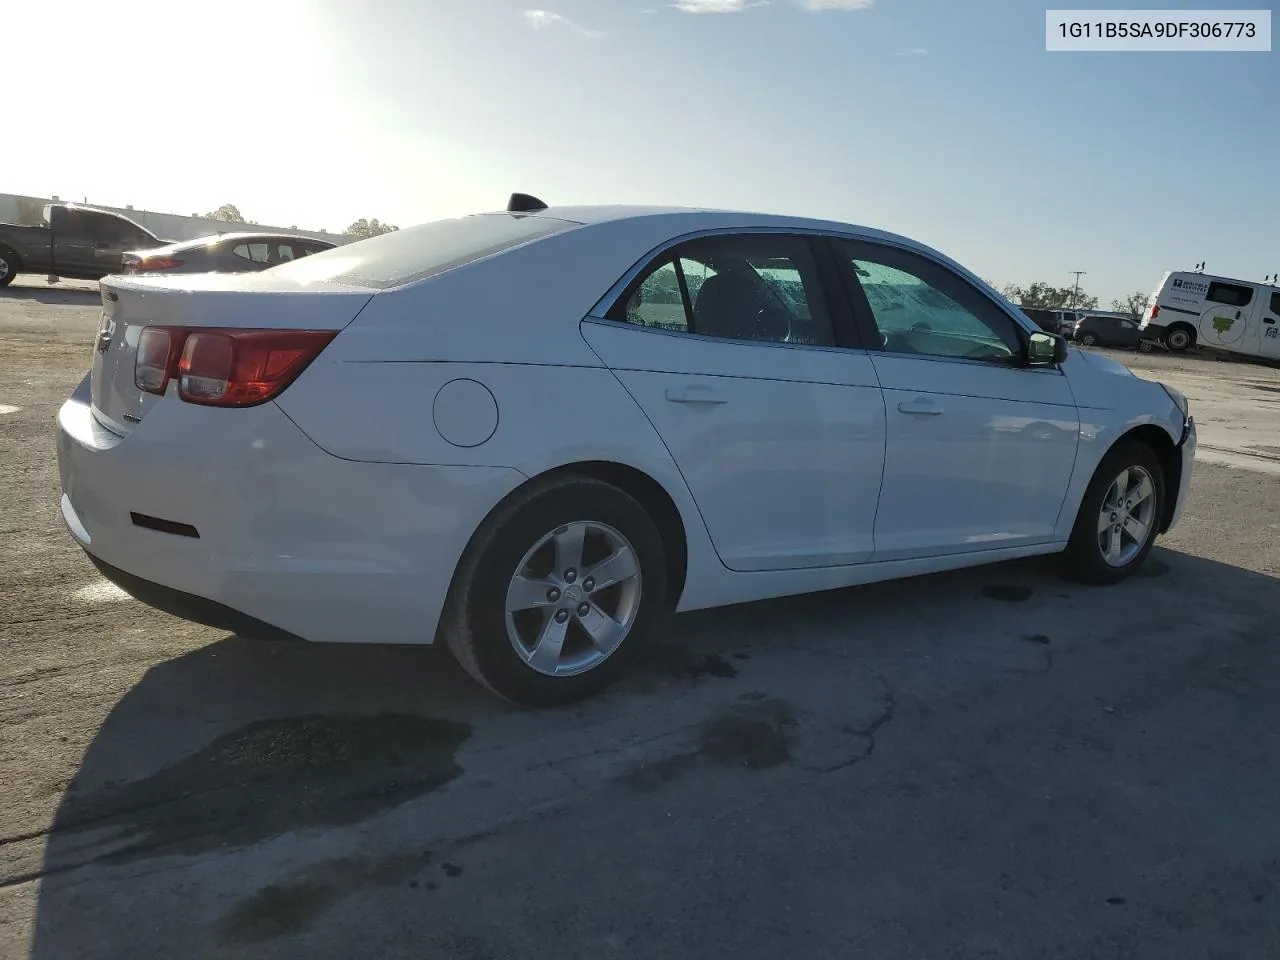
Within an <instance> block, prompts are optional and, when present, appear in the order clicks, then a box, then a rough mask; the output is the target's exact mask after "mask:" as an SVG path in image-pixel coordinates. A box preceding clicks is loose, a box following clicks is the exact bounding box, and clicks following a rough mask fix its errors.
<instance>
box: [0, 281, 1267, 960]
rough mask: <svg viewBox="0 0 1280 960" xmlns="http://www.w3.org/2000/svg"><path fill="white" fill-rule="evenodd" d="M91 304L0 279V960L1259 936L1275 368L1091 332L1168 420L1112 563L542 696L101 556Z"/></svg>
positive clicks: (908, 951) (1044, 946) (757, 633)
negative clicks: (72, 433)
mask: <svg viewBox="0 0 1280 960" xmlns="http://www.w3.org/2000/svg"><path fill="white" fill-rule="evenodd" d="M77 286H79V287H87V288H88V289H83V290H78V289H76V287H77ZM96 318H97V310H96V293H95V291H94V290H93V288H92V285H66V284H64V285H59V286H58V287H53V288H50V287H47V286H46V285H45V284H43V282H37V283H34V284H24V285H22V286H17V287H15V288H11V289H10V290H9V291H4V292H0V476H3V478H4V491H5V497H6V509H5V510H4V511H3V513H0V545H3V550H0V652H2V654H3V655H2V656H0V957H3V958H20V957H24V958H25V957H33V958H39V960H66V958H77V960H78V958H86V960H89V958H128V960H141V958H149V957H166V958H170V957H182V958H241V957H244V958H250V957H252V958H295V957H296V958H306V960H329V958H333V960H338V958H343V960H348V958H363V957H373V958H379V960H396V958H405V960H409V958H412V960H422V958H459V960H463V958H465V960H471V958H493V960H497V958H506V957H520V958H529V957H554V958H576V957H583V958H587V957H590V958H611V957H619V958H621V957H626V958H633V957H634V958H649V957H652V958H670V957H734V958H743V960H746V958H779V957H785V958H809V957H813V958H824V960H825V958H829V957H834V956H839V957H874V958H876V960H896V958H904V960H905V958H931V960H932V958H1011V960H1032V958H1049V957H1054V958H1058V957H1061V958H1086V957H1087V958H1122V957H1125V958H1130V957H1141V958H1153V960H1180V958H1218V957H1221V958H1224V960H1248V958H1275V957H1278V956H1280V818H1278V817H1277V816H1276V813H1275V811H1276V797H1277V796H1280V761H1278V759H1277V758H1280V674H1278V673H1277V666H1280V664H1278V663H1277V660H1278V657H1277V638H1278V636H1280V632H1278V631H1277V627H1276V622H1277V619H1280V585H1278V582H1277V579H1276V578H1277V576H1280V537H1278V536H1277V534H1278V533H1280V529H1278V527H1280V521H1277V519H1276V517H1277V514H1276V509H1275V502H1276V498H1277V494H1278V493H1280V481H1278V480H1277V478H1276V475H1275V472H1274V469H1275V467H1276V466H1277V465H1280V460H1278V459H1277V458H1278V457H1280V435H1277V433H1276V429H1277V428H1276V422H1277V419H1276V415H1275V411H1276V406H1275V405H1276V404H1277V403H1280V374H1278V373H1277V371H1276V370H1274V369H1271V368H1267V367H1259V366H1254V365H1250V364H1237V363H1221V362H1217V361H1213V360H1211V359H1205V358H1201V357H1172V356H1168V355H1163V354H1152V355H1149V356H1140V355H1137V354H1120V353H1116V354H1113V355H1114V356H1117V357H1119V358H1120V359H1122V360H1123V361H1124V362H1127V363H1129V364H1130V365H1131V366H1133V367H1134V368H1135V369H1136V370H1138V372H1139V373H1140V375H1143V376H1149V377H1162V378H1165V379H1168V380H1169V381H1170V382H1171V383H1173V384H1174V385H1176V386H1178V387H1179V388H1180V389H1183V390H1184V392H1186V393H1188V395H1189V396H1190V397H1191V398H1192V404H1193V412H1195V414H1196V416H1197V420H1198V422H1199V424H1200V431H1201V433H1200V436H1201V442H1202V446H1203V447H1204V449H1203V451H1202V454H1201V457H1200V459H1199V461H1198V462H1197V465H1196V469H1195V477H1194V489H1193V495H1192V498H1191V501H1190V503H1189V504H1188V507H1187V511H1186V514H1185V517H1184V519H1183V522H1182V524H1181V525H1180V527H1179V528H1178V529H1177V530H1176V531H1175V532H1174V533H1173V534H1171V535H1170V536H1168V537H1165V538H1163V539H1162V540H1161V541H1160V542H1159V545H1158V547H1157V548H1156V550H1155V551H1154V552H1153V554H1152V556H1151V559H1150V561H1149V563H1148V565H1147V567H1146V568H1145V569H1144V571H1143V574H1142V576H1140V577H1137V578H1135V579H1133V580H1130V581H1129V582H1127V583H1125V584H1123V585H1121V586H1118V587H1114V588H1086V587H1081V586H1077V585H1073V584H1068V583H1066V582H1064V581H1062V580H1060V579H1059V578H1058V577H1057V576H1056V574H1055V572H1054V570H1053V565H1052V563H1051V562H1050V561H1045V560H1037V561H1031V562H1019V563H1013V564H1003V565H999V566H995V567H988V568H979V569H974V570H968V571H962V572H959V573H953V574H945V575H940V576H931V577H922V578H916V579H912V580H907V581H901V582H897V583H891V584H883V585H878V586H871V587H863V588H854V589H847V590H839V591H833V592H829V593H824V594H818V595H812V596H807V597H794V598H789V599H785V600H780V601H770V602H765V603H757V604H751V605H747V606H740V607H735V608H729V609H723V610H715V611H705V612H701V613H695V614H688V615H684V616H680V617H677V618H674V619H673V620H672V621H671V622H670V624H669V625H667V626H666V627H664V629H663V630H662V631H661V632H660V634H659V635H658V636H657V637H656V638H655V641H654V643H653V644H652V645H651V647H650V649H649V650H648V651H647V652H646V655H645V657H644V659H643V663H642V664H641V665H640V666H639V667H638V669H637V670H635V671H634V672H633V673H632V674H631V675H629V676H628V677H627V678H626V679H625V681H624V682H623V683H621V684H620V685H619V686H618V687H617V688H616V689H614V690H612V691H611V692H609V693H608V694H606V695H605V696H603V697H601V698H598V699H596V700H593V701H591V702H589V703H585V704H581V705H578V706H575V707H572V708H569V709H564V710H557V711H541V712H538V711H526V710H519V709H516V708H512V707H508V706H505V705H503V704H501V703H499V702H497V701H496V700H494V699H493V698H492V697H490V696H489V695H487V694H485V693H484V692H483V691H481V690H480V689H479V688H478V687H476V686H475V685H474V684H473V683H472V682H471V681H469V680H468V679H467V678H466V677H465V676H464V675H463V674H462V673H461V671H460V670H459V669H458V668H457V667H456V666H455V665H454V664H453V662H452V661H451V660H450V659H449V657H448V655H447V653H446V652H445V651H444V650H436V649H433V648H421V649H412V648H377V647H354V646H352V647H339V646H316V645H308V644H291V643H283V642H281V643H263V642H257V643H253V642H247V641H243V640H240V639H237V638H234V637H228V636H226V635H225V634H223V633H221V632H219V631H216V630H211V629H208V628H204V627H198V626H194V625H191V624H186V623H183V622H180V621H177V620H174V619H172V618H169V617H167V616H165V615H163V614H160V613H157V612H154V611H152V610H149V609H148V608H146V607H143V606H142V605H140V604H138V603H137V602H135V601H133V600H130V599H128V598H126V597H124V596H123V595H121V594H120V593H119V592H118V591H116V590H115V589H114V588H112V587H110V585H108V584H106V583H105V582H104V581H102V580H101V578H100V577H98V576H97V574H96V572H95V571H94V570H93V568H92V567H91V566H90V565H89V564H88V562H87V561H86V560H85V559H84V558H83V556H82V555H81V554H80V553H79V551H78V550H77V549H76V548H75V547H74V545H73V544H72V541H71V540H70V538H69V537H68V536H67V535H66V534H65V533H64V531H63V529H62V522H61V519H60V517H59V514H58V509H57V490H58V484H57V470H56V461H55V456H54V446H53V417H54V415H55V413H56V411H57V408H58V406H59V405H60V404H61V402H62V400H63V399H64V397H65V396H66V394H67V393H68V392H69V391H70V390H71V388H72V387H73V386H74V384H75V383H76V382H77V381H78V380H79V379H80V377H81V376H82V375H83V372H84V370H85V369H86V368H87V366H88V363H89V354H90V350H91V346H90V344H91V339H92V334H93V331H94V329H95V324H96Z"/></svg>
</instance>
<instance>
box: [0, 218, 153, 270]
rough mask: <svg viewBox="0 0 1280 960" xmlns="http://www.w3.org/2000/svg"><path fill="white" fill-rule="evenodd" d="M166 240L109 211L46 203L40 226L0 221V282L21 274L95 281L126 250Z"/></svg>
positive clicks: (115, 264)
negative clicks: (42, 221)
mask: <svg viewBox="0 0 1280 960" xmlns="http://www.w3.org/2000/svg"><path fill="white" fill-rule="evenodd" d="M165 242H166V241H164V240H161V239H160V238H159V237H157V236H156V235H155V234H153V233H152V232H151V231H150V230H148V229H147V228H146V227H143V226H141V225H139V224H137V223H134V222H133V221H132V220H130V219H129V218H128V217H123V216H121V215H120V214H118V213H112V212H111V211H109V210H95V209H94V208H93V207H82V206H79V205H77V204H74V203H47V204H45V206H44V223H43V224H41V225H38V226H23V225H20V224H15V223H0V287H5V286H8V285H9V284H10V283H12V282H13V279H14V278H15V277H16V276H17V275H18V274H20V273H38V274H44V275H45V276H55V277H65V278H67V279H70V280H99V279H101V278H102V277H105V276H106V275H107V274H109V273H119V272H120V258H121V256H122V255H123V254H124V251H126V250H128V249H130V248H132V247H144V246H145V247H156V246H160V245H161V244H163V243H165Z"/></svg>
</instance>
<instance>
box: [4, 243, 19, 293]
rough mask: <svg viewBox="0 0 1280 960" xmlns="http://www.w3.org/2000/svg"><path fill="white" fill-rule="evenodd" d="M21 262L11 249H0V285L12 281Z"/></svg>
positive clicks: (5, 284) (6, 284)
mask: <svg viewBox="0 0 1280 960" xmlns="http://www.w3.org/2000/svg"><path fill="white" fill-rule="evenodd" d="M21 266H22V264H21V263H19V262H18V255H17V254H16V253H14V252H13V251H12V250H4V249H0V287H7V286H8V285H9V284H11V283H13V279H14V277H16V276H17V275H18V268H19V267H21Z"/></svg>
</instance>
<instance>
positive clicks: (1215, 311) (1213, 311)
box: [1196, 280, 1259, 352]
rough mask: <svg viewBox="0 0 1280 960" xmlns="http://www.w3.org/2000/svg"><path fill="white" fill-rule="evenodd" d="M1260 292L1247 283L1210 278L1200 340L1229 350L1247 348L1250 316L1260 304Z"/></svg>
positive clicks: (1210, 345) (1201, 342)
mask: <svg viewBox="0 0 1280 960" xmlns="http://www.w3.org/2000/svg"><path fill="white" fill-rule="evenodd" d="M1257 292H1258V291H1256V290H1255V288H1254V287H1253V286H1251V285H1250V284H1247V283H1230V282H1228V281H1225V280H1211V281H1209V289H1208V291H1206V293H1205V295H1204V306H1203V308H1202V309H1201V313H1200V324H1199V328H1198V330H1197V335H1196V342H1197V343H1199V344H1201V345H1202V346H1206V347H1218V348H1220V349H1225V350H1241V349H1247V348H1248V346H1250V345H1249V344H1247V337H1248V334H1249V327H1250V323H1249V320H1250V318H1251V317H1252V315H1253V314H1254V312H1255V311H1256V310H1257V309H1258V306H1259V303H1258V301H1259V297H1257V296H1256V293H1257ZM1250 352H1252V351H1250Z"/></svg>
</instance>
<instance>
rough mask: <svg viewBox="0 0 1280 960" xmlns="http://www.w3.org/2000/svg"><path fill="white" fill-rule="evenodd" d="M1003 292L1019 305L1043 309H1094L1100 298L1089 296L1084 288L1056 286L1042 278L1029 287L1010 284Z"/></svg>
mask: <svg viewBox="0 0 1280 960" xmlns="http://www.w3.org/2000/svg"><path fill="white" fill-rule="evenodd" d="M1003 292H1004V295H1005V296H1006V297H1008V298H1009V299H1010V300H1012V301H1014V302H1015V303H1017V304H1018V305H1019V306H1022V307H1036V308H1039V309H1041V310H1069V309H1071V308H1072V307H1073V306H1074V307H1075V308H1076V309H1080V310H1092V309H1094V308H1095V307H1097V305H1098V298H1097V297H1091V296H1089V295H1088V294H1087V293H1085V292H1084V291H1083V290H1081V291H1077V290H1076V289H1075V288H1074V287H1055V286H1052V285H1051V284H1048V283H1045V282H1044V281H1042V280H1038V281H1036V282H1035V283H1033V284H1031V286H1029V287H1020V286H1018V285H1017V284H1010V285H1009V286H1007V287H1005V289H1004V291H1003ZM1073 300H1074V303H1073V302H1072V301H1073Z"/></svg>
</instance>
